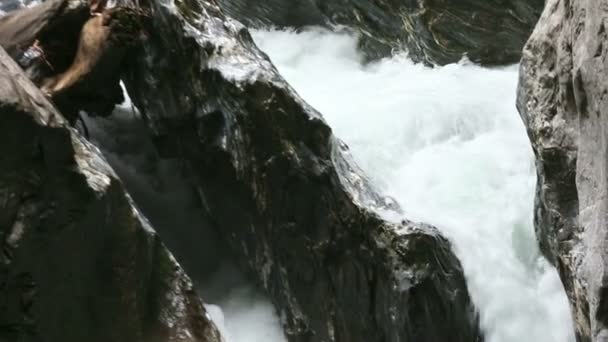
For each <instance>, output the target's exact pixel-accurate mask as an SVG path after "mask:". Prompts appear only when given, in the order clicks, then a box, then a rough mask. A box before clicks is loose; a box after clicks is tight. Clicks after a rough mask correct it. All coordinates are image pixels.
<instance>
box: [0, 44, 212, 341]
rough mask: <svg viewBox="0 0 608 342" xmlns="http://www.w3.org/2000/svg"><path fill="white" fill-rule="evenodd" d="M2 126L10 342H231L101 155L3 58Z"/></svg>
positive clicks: (1, 304)
mask: <svg viewBox="0 0 608 342" xmlns="http://www.w3.org/2000/svg"><path fill="white" fill-rule="evenodd" d="M0 122H1V124H0V245H1V252H0V341H32V342H33V341H65V342H71V341H73V342H76V341H78V342H81V341H100V342H101V341H104V342H107V341H115V342H124V341H130V342H168V341H175V342H178V341H179V342H220V341H221V338H220V337H219V334H218V332H217V330H216V329H215V327H214V325H213V323H211V321H210V320H209V317H208V315H207V314H206V312H205V310H204V308H203V306H202V303H201V301H200V299H199V298H198V296H197V294H196V292H195V291H194V290H193V288H192V284H191V282H190V279H189V278H188V276H187V275H186V274H185V273H184V271H183V270H182V269H181V267H180V266H179V265H178V264H177V262H176V261H175V259H174V258H173V256H172V255H171V253H169V251H168V250H167V249H166V248H165V247H164V245H163V244H162V243H161V242H160V240H159V239H158V237H157V235H156V234H155V232H154V231H153V230H152V229H151V228H150V227H149V225H148V224H147V221H146V220H145V218H143V217H142V216H141V215H140V213H139V212H138V211H137V209H136V208H135V207H134V205H133V203H132V201H131V199H130V197H129V196H128V195H127V193H126V192H125V190H124V188H123V185H122V183H121V181H120V180H119V179H118V178H117V177H116V175H115V174H114V172H113V171H112V169H111V168H110V167H109V166H108V164H107V163H106V162H105V160H104V159H103V158H102V157H101V155H100V153H99V152H98V150H97V149H96V148H95V147H93V146H92V145H91V144H89V143H88V142H87V141H86V140H84V139H83V138H82V137H81V136H79V135H78V134H77V133H76V132H75V131H74V130H73V129H72V128H70V127H69V126H68V125H67V123H66V121H65V119H64V118H63V117H62V116H61V115H60V114H59V113H58V112H57V111H56V110H55V108H54V107H53V106H52V105H51V104H50V103H49V102H48V101H47V99H46V98H45V97H44V96H43V95H42V93H41V92H40V91H39V89H38V88H36V87H35V86H34V85H33V84H32V83H30V81H29V80H28V79H27V77H26V76H25V75H24V73H23V72H22V71H21V70H20V69H19V67H18V66H17V65H16V64H15V63H14V62H13V61H12V60H11V59H10V57H9V56H8V54H7V53H6V52H5V51H4V50H2V49H0Z"/></svg>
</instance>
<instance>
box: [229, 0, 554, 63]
mask: <svg viewBox="0 0 608 342" xmlns="http://www.w3.org/2000/svg"><path fill="white" fill-rule="evenodd" d="M218 3H219V5H220V7H222V8H223V9H224V10H225V11H226V13H227V14H228V15H230V16H232V17H234V18H236V19H238V20H240V21H242V22H243V23H244V24H246V25H248V26H252V27H269V26H274V27H279V28H298V29H299V28H303V27H305V26H307V25H319V24H324V25H327V26H334V25H343V26H346V27H348V28H350V29H352V30H354V31H355V32H357V33H359V34H360V36H361V40H360V48H361V50H362V51H363V52H364V53H365V55H366V56H367V58H368V59H377V58H381V57H386V56H389V55H391V54H392V53H393V52H403V51H407V54H408V56H409V57H410V58H411V59H412V60H414V61H416V62H423V63H426V64H438V65H444V64H449V63H456V62H458V61H460V60H461V59H462V58H463V57H464V56H466V57H467V58H469V59H470V60H471V61H473V62H475V63H480V64H484V65H505V64H512V63H517V62H518V61H519V59H520V57H521V50H522V47H523V45H524V44H525V42H526V40H527V39H528V36H529V35H530V32H531V31H532V28H533V27H534V24H535V23H536V21H537V19H538V17H539V15H540V12H541V11H542V9H543V4H544V1H543V0H530V1H525V0H506V1H505V0H485V1H484V0H482V1H479V0H459V1H453V0H332V1H325V0H262V1H252V0H218Z"/></svg>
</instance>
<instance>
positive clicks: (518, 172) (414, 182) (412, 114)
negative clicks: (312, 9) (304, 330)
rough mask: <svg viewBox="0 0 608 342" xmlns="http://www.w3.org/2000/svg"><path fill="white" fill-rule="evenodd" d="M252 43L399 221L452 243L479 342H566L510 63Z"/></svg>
mask: <svg viewBox="0 0 608 342" xmlns="http://www.w3.org/2000/svg"><path fill="white" fill-rule="evenodd" d="M254 38H255V40H256V42H257V43H258V45H259V46H260V48H261V49H262V50H264V51H265V52H266V53H268V55H269V56H270V58H271V59H272V60H273V62H274V64H275V65H276V66H277V68H278V69H279V71H280V72H281V74H282V75H283V76H284V77H285V78H286V79H287V81H288V82H289V83H290V84H291V85H292V86H293V87H294V88H295V89H296V90H297V91H298V93H299V94H300V95H301V96H302V97H303V98H304V99H305V100H307V101H308V102H309V103H310V104H311V105H312V106H314V107H315V108H317V109H318V110H319V111H320V112H321V113H323V115H324V117H325V119H326V120H327V121H328V122H329V124H330V126H331V127H332V128H333V130H334V132H335V133H336V135H337V136H339V137H340V138H342V139H343V140H344V141H345V142H346V143H347V144H348V145H349V146H350V148H351V150H352V152H353V155H354V156H355V158H356V160H357V162H358V163H359V164H360V166H361V167H362V168H363V169H364V170H366V171H367V172H368V174H369V176H370V177H371V178H372V179H373V180H374V181H375V183H376V184H377V185H378V187H379V188H380V189H381V190H382V191H383V192H384V193H385V194H387V195H390V196H392V197H394V198H395V199H397V200H398V202H399V203H400V204H401V206H402V207H403V209H404V211H405V215H406V216H407V217H408V218H410V219H414V220H419V221H424V222H428V223H431V224H434V225H436V226H438V227H439V228H440V229H441V230H442V231H443V232H444V234H445V235H446V236H448V237H449V238H450V239H451V240H452V241H453V243H454V245H455V249H456V253H457V255H458V256H459V257H460V259H461V261H462V263H463V266H464V270H465V273H466V277H467V281H468V286H469V290H470V292H471V295H472V297H473V300H474V302H475V304H476V305H477V307H478V308H479V310H480V316H481V325H482V328H483V330H484V331H485V333H486V337H487V341H488V342H527V341H530V342H532V341H534V342H570V341H573V340H574V337H573V332H572V328H571V323H570V322H571V320H570V313H569V310H568V305H567V300H566V296H565V293H564V290H563V288H562V285H561V283H560V282H559V279H558V277H557V273H556V271H555V269H554V268H552V267H550V266H549V265H548V263H547V262H546V261H545V260H544V259H543V258H542V257H541V256H540V254H539V251H538V248H537V244H536V241H535V237H534V232H533V228H532V209H533V196H534V185H535V176H534V165H533V156H532V152H531V149H530V147H529V143H528V140H527V137H526V133H525V130H524V127H523V124H522V123H521V121H520V119H519V117H518V114H517V112H516V110H515V90H516V83H517V67H516V66H511V67H506V68H499V69H485V68H481V67H478V66H474V65H468V64H467V63H461V64H457V65H456V64H455V65H448V66H445V67H436V68H427V67H424V66H422V65H415V64H413V63H411V62H410V61H408V60H407V59H406V58H402V57H394V58H392V59H387V60H383V61H381V62H379V63H375V64H372V65H367V66H362V64H361V61H360V59H361V58H360V56H359V55H358V54H357V52H356V41H355V39H354V38H353V37H351V36H349V35H342V34H336V33H329V32H324V31H320V30H316V31H309V32H304V33H300V34H296V33H292V32H278V31H277V32H254ZM240 341H247V340H235V341H234V342H240ZM273 342H274V341H273Z"/></svg>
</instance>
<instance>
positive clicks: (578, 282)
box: [517, 0, 608, 341]
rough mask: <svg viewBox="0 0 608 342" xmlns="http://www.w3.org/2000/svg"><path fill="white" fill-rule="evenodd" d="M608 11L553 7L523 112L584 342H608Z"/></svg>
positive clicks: (556, 1) (544, 207) (548, 248)
mask: <svg viewBox="0 0 608 342" xmlns="http://www.w3.org/2000/svg"><path fill="white" fill-rule="evenodd" d="M606 18H608V8H607V7H606V4H605V2H603V1H599V0H583V1H568V0H549V1H548V2H547V4H546V7H545V11H544V13H543V15H542V17H541V19H540V21H539V23H538V25H537V27H536V29H535V31H534V33H533V34H532V37H531V38H530V40H529V42H528V43H527V45H526V48H525V50H524V53H523V59H522V64H521V70H520V84H519V90H518V103H517V104H518V108H519V111H520V113H521V115H522V118H523V120H524V122H525V124H526V126H527V129H528V134H529V136H530V140H531V142H532V146H533V148H534V152H535V155H536V166H537V174H538V185H537V194H536V211H535V213H536V215H535V226H536V233H537V236H538V240H539V242H540V246H541V249H542V251H543V253H544V254H545V256H547V258H548V259H549V260H551V261H552V262H553V263H554V264H555V265H556V266H557V268H558V270H559V273H560V276H561V279H562V282H563V283H564V287H565V288H566V292H567V294H568V297H569V300H570V304H571V309H572V314H573V317H574V321H575V322H574V324H575V329H576V335H577V340H578V341H608V277H606V273H607V271H608V267H607V266H608V242H607V241H608V239H607V237H608V229H607V224H608V222H607V221H606V214H607V212H608V202H607V196H608V183H607V181H608V179H607V175H608V169H607V165H608V164H607V162H606V161H607V152H608V144H607V142H606V135H607V132H608V126H607V125H608V124H607V123H608V119H607V118H608V96H606V94H608V83H607V82H606V79H607V77H608V60H607V58H608V50H607V49H608V35H607V33H606V25H608V21H607V20H606Z"/></svg>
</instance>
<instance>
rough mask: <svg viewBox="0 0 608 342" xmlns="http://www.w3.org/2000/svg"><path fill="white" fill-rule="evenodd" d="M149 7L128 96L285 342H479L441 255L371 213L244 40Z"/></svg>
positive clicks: (418, 227)
mask: <svg viewBox="0 0 608 342" xmlns="http://www.w3.org/2000/svg"><path fill="white" fill-rule="evenodd" d="M150 6H151V7H150V8H149V9H148V10H149V12H150V14H151V22H152V23H153V26H152V27H151V28H150V30H149V32H148V36H149V39H148V41H147V43H146V44H145V46H144V49H143V50H142V51H141V52H140V54H139V55H138V56H136V55H133V56H132V58H133V61H132V62H133V63H132V64H131V65H130V66H129V67H128V69H130V72H129V74H128V75H126V77H125V83H126V86H127V89H128V91H129V94H130V95H131V98H132V99H133V101H134V103H135V104H136V105H137V107H138V108H139V109H140V111H141V112H142V115H143V117H144V118H145V121H146V124H147V125H148V127H149V131H150V133H151V134H152V136H153V140H154V141H155V144H156V147H157V149H158V151H159V152H160V153H161V154H162V155H164V156H165V157H171V158H180V159H183V160H184V162H185V163H186V165H187V168H188V169H190V172H191V175H192V176H193V177H194V179H193V180H192V182H193V186H195V187H196V189H197V191H198V193H199V196H200V201H201V204H202V206H203V208H204V211H205V213H206V215H207V216H208V219H209V221H210V222H211V224H212V225H213V227H214V228H215V229H216V230H217V231H218V232H219V233H220V234H221V235H222V236H223V237H224V238H225V239H226V240H227V241H228V242H229V243H230V246H231V247H232V251H233V253H234V254H235V255H236V256H237V257H238V259H239V260H240V262H241V264H242V265H243V266H244V267H245V268H246V269H248V270H249V271H250V273H251V274H253V275H254V276H255V277H256V278H257V279H258V281H259V283H260V284H261V285H262V286H263V287H264V288H265V289H266V290H267V292H268V293H269V295H270V296H271V297H272V300H273V302H274V304H275V305H276V307H277V309H278V311H279V315H280V317H281V319H282V322H283V324H284V326H285V328H286V333H287V335H288V336H289V338H290V340H291V341H307V342H308V341H310V342H312V341H314V342H321V341H340V342H374V341H376V342H381V341H393V342H396V341H422V342H425V341H429V342H430V341H453V342H458V341H462V342H465V341H466V342H470V341H479V340H481V337H480V332H479V329H478V324H477V320H476V313H475V311H474V308H473V307H472V305H471V302H470V298H469V295H468V293H467V289H466V284H465V279H464V276H463V273H462V269H461V266H460V264H459V262H458V260H457V258H456V257H455V256H454V254H453V253H452V251H451V248H450V244H449V242H448V241H447V240H446V239H445V238H443V237H442V236H441V235H440V234H439V233H438V231H437V230H436V229H435V228H433V227H430V226H427V225H423V224H415V223H412V222H403V223H401V224H392V223H388V222H385V221H383V220H382V219H380V218H379V217H378V216H377V215H376V214H374V213H373V212H372V211H371V209H370V207H377V208H388V207H391V206H392V207H395V205H394V204H392V203H391V201H390V200H387V199H384V198H382V197H381V196H379V195H377V194H376V193H375V192H374V191H373V189H372V188H371V186H370V185H369V184H368V183H367V181H366V179H365V177H364V176H362V175H361V174H360V173H359V172H358V171H357V169H356V167H355V166H353V165H352V163H351V162H350V161H349V160H348V158H347V151H346V147H345V146H343V145H342V144H340V143H339V142H338V141H337V140H336V139H335V138H334V136H333V135H332V132H331V129H330V128H329V127H328V126H327V124H326V123H325V122H324V120H323V119H322V118H321V116H320V114H319V113H318V112H316V111H315V110H314V109H313V108H311V107H310V106H308V105H307V104H306V103H305V102H304V101H303V100H302V99H301V98H300V97H299V96H298V95H297V94H296V93H295V92H294V91H293V90H292V89H291V88H290V86H289V85H288V84H287V83H286V82H285V81H284V80H283V79H282V78H281V77H280V75H279V74H278V72H277V71H276V69H275V68H274V66H273V65H272V64H271V63H270V61H269V60H268V58H267V57H266V56H265V55H264V54H263V53H262V52H260V51H259V50H258V49H257V47H256V46H255V45H254V44H253V42H252V40H251V37H250V35H249V33H248V32H247V30H246V29H245V28H244V27H243V26H242V25H241V24H239V23H238V22H236V21H233V20H230V19H227V18H226V17H225V16H224V15H223V13H222V11H221V10H220V9H219V8H218V7H217V6H215V5H214V4H213V3H211V2H209V1H196V0H191V1H177V2H176V3H175V7H173V6H171V5H168V4H165V3H163V4H161V3H157V2H152V3H150ZM389 209H390V208H389ZM393 209H394V208H393Z"/></svg>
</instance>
